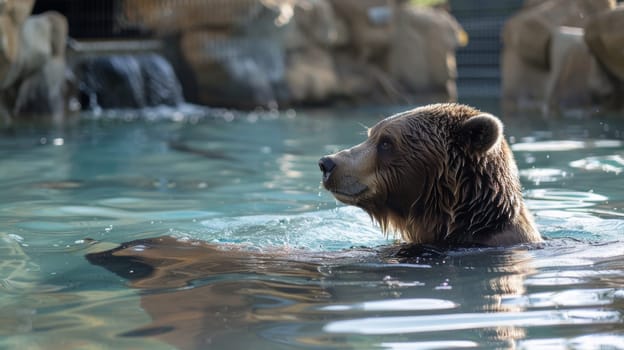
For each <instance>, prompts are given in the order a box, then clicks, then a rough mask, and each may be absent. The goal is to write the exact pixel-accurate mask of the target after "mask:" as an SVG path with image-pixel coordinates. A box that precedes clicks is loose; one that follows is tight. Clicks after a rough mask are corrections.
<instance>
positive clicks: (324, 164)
mask: <svg viewBox="0 0 624 350" xmlns="http://www.w3.org/2000/svg"><path fill="white" fill-rule="evenodd" d="M318 164H319V168H320V169H321V171H322V172H323V180H325V179H327V178H328V177H329V175H330V174H331V172H332V170H334V168H335V167H336V163H334V161H333V160H331V158H329V157H323V158H321V159H320V160H319V163H318Z"/></svg>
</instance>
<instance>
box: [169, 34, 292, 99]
mask: <svg viewBox="0 0 624 350" xmlns="http://www.w3.org/2000/svg"><path fill="white" fill-rule="evenodd" d="M181 50H182V53H183V56H184V58H185V59H186V61H187V62H188V64H189V65H190V67H191V69H192V70H193V72H194V73H195V79H196V84H197V87H198V98H199V102H200V103H203V104H208V105H220V106H228V107H240V108H253V107H256V106H272V105H274V104H275V103H278V102H280V101H281V100H284V99H285V96H284V90H285V89H284V86H283V84H284V64H285V54H284V50H283V49H282V48H281V47H280V45H279V43H278V42H276V41H274V40H271V39H270V38H253V37H239V38H236V37H229V36H227V35H223V34H221V33H213V32H211V31H209V30H196V31H189V32H186V33H184V35H183V37H182V39H181Z"/></svg>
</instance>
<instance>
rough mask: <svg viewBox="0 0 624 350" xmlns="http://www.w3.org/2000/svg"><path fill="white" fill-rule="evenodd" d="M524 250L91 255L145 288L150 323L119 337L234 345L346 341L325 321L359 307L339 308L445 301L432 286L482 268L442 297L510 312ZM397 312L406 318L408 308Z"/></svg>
mask: <svg viewBox="0 0 624 350" xmlns="http://www.w3.org/2000/svg"><path fill="white" fill-rule="evenodd" d="M523 252H524V251H522V250H518V251H512V250H497V249H481V248H469V249H463V250H453V251H446V250H443V249H440V248H436V247H428V246H417V245H409V246H408V245H397V246H390V247H382V248H378V249H364V248H362V249H354V250H349V251H341V252H325V253H322V252H310V251H302V250H293V249H291V250H286V249H283V248H282V249H274V250H270V249H269V250H263V251H259V250H252V249H246V248H245V247H243V246H236V245H211V244H207V243H204V242H194V241H180V240H176V239H174V238H171V237H160V238H153V239H146V240H138V241H133V242H129V243H124V244H122V245H121V246H119V247H118V248H115V249H112V250H108V251H104V252H99V253H92V254H89V255H87V259H88V260H89V261H90V262H91V263H92V264H94V265H98V266H102V267H104V268H106V269H108V270H110V271H112V272H114V273H115V274H117V275H119V276H121V277H123V278H125V279H128V280H129V282H130V286H131V287H132V288H137V289H140V290H141V291H142V293H141V306H142V307H143V309H144V310H145V311H146V312H147V313H148V314H149V315H150V316H151V318H152V322H151V324H149V325H147V326H145V327H142V328H139V329H136V330H132V331H129V332H126V333H124V334H121V336H126V337H156V338H158V339H161V340H163V341H165V342H167V343H170V344H172V345H174V346H176V347H179V348H183V349H197V348H206V347H210V348H223V349H235V348H248V347H249V346H250V344H254V348H256V349H263V348H267V349H282V348H292V346H293V345H296V346H313V347H329V348H334V347H337V346H340V347H345V346H346V347H347V348H348V347H350V345H349V343H350V342H351V341H350V340H349V339H348V338H349V335H341V334H328V333H327V332H325V331H324V330H323V326H324V325H326V324H327V322H328V321H333V320H341V319H345V318H346V317H349V316H351V317H353V316H354V315H357V314H354V311H353V310H355V309H353V310H351V311H344V312H335V311H331V310H332V307H338V308H340V307H344V306H345V305H347V307H348V305H358V304H362V303H364V304H365V303H367V302H371V301H372V302H375V301H379V300H391V299H396V298H397V295H400V298H407V299H410V300H420V299H421V298H422V300H423V303H426V302H427V300H432V299H434V298H440V292H438V289H437V287H436V288H434V286H435V285H439V287H440V288H444V281H445V280H446V281H448V280H449V279H450V280H460V279H461V278H462V276H464V275H466V271H471V270H474V269H477V270H482V271H480V272H479V273H478V274H477V275H475V276H476V277H478V278H473V277H474V276H473V277H471V278H469V279H467V281H468V282H466V283H463V282H462V283H458V284H457V285H454V286H453V288H452V289H450V288H449V289H448V290H445V291H444V292H443V295H444V296H443V297H442V298H443V299H445V300H450V301H453V302H451V303H450V304H454V302H457V305H460V304H465V305H472V306H470V307H473V308H474V307H476V308H477V310H474V309H473V310H461V311H462V312H474V311H477V312H490V311H501V310H505V306H504V305H502V304H501V303H500V300H501V296H502V295H507V294H510V293H511V294H522V293H523V283H522V282H523V279H524V276H525V274H526V273H528V270H529V267H527V266H528V265H527V261H526V259H527V256H526V255H525V254H523ZM388 276H398V277H397V278H398V279H392V278H391V279H388ZM464 278H465V277H464ZM401 281H424V282H425V283H423V285H424V284H426V285H427V286H428V288H418V285H417V284H416V286H415V287H414V286H412V287H410V288H403V287H401V286H400V285H399V284H400V283H401ZM393 293H399V294H397V295H394V294H393ZM467 298H469V299H471V300H469V301H467V300H466V299H467ZM475 305H476V306H475ZM457 307H459V306H457ZM357 312H361V311H357ZM380 312H381V313H382V314H383V310H382V311H380ZM399 312H401V314H403V315H405V314H406V312H407V314H409V312H410V310H409V309H408V310H403V311H401V310H399ZM411 312H412V313H413V312H414V311H413V310H412V311H411ZM416 312H418V311H416ZM420 312H421V313H422V312H429V313H433V314H435V313H440V312H442V313H445V312H448V310H436V309H431V310H429V309H427V306H426V305H425V306H424V308H423V309H422V310H421V311H420ZM360 316H361V314H360ZM284 332H285V333H284ZM477 332H478V334H477V336H479V337H484V339H490V340H492V341H494V342H495V344H504V342H505V340H506V339H514V338H517V337H519V336H523V334H524V333H523V329H517V328H514V327H505V326H502V325H501V327H497V328H496V329H494V330H478V331H477ZM419 336H424V337H427V336H428V337H433V335H431V334H429V335H419ZM473 336H474V335H473ZM436 337H439V334H438V335H436ZM375 339H377V338H373V339H372V340H375ZM429 339H434V340H435V338H429ZM425 340H427V339H425ZM369 344H370V343H369ZM490 344H491V343H490Z"/></svg>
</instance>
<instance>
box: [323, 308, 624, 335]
mask: <svg viewBox="0 0 624 350" xmlns="http://www.w3.org/2000/svg"><path fill="white" fill-rule="evenodd" d="M621 319H622V314H621V313H620V312H618V311H615V310H608V309H599V310H597V309H574V310H549V311H528V312H507V313H465V314H452V315H426V316H395V317H367V318H355V319H349V320H341V321H334V322H329V323H327V324H326V325H325V326H324V327H323V330H324V331H326V332H328V333H352V334H366V335H382V334H385V335H390V334H407V333H425V332H439V331H457V330H461V329H476V328H495V327H500V326H501V325H504V326H506V327H538V326H541V327H544V326H562V325H587V324H595V323H600V324H605V323H612V324H616V323H620V322H621Z"/></svg>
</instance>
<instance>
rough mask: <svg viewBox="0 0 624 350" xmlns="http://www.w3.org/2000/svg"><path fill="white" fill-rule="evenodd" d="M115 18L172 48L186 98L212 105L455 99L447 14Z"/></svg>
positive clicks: (314, 11)
mask: <svg viewBox="0 0 624 350" xmlns="http://www.w3.org/2000/svg"><path fill="white" fill-rule="evenodd" d="M123 11H124V13H125V17H126V18H127V20H128V21H129V22H131V23H133V24H135V25H140V26H143V27H145V28H147V29H149V30H151V31H152V32H154V33H156V34H157V35H158V36H160V37H161V38H163V40H165V41H167V42H169V43H170V44H171V45H170V46H171V47H174V48H177V49H178V56H179V57H181V61H182V62H181V63H182V64H183V65H186V66H187V67H188V68H190V69H188V71H189V72H190V74H183V75H182V76H181V77H180V78H181V80H182V82H183V85H184V86H185V87H186V89H185V95H187V97H190V98H191V100H193V102H199V103H202V104H208V105H212V106H227V107H237V108H252V107H256V106H287V105H313V104H326V103H334V102H338V101H344V102H349V103H356V104H359V103H406V102H413V101H449V100H454V99H456V88H455V78H456V68H455V49H456V48H457V47H458V46H461V45H465V43H466V40H467V36H466V33H465V32H464V31H463V30H462V28H461V27H460V25H459V24H458V23H457V22H456V21H455V19H454V18H453V17H452V16H451V15H449V14H448V13H447V12H446V11H444V10H438V9H431V8H418V7H413V6H412V5H410V4H409V2H407V1H401V0H212V1H201V0H188V1H179V0H126V1H125V2H124V8H123ZM185 70H186V69H181V70H179V71H185Z"/></svg>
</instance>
